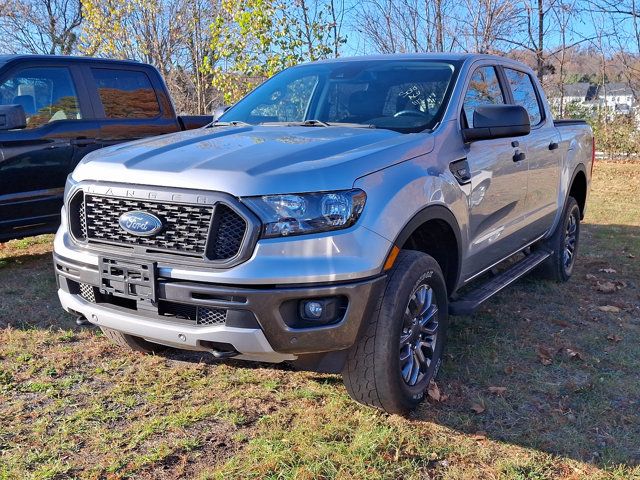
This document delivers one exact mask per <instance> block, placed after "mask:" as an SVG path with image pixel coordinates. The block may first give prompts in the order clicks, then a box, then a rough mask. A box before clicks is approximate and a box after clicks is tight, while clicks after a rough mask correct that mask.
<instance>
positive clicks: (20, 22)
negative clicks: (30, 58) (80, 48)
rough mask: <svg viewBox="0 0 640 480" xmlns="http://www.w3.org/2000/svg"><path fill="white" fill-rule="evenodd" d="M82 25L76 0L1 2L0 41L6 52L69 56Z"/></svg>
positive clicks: (74, 48)
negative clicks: (0, 40) (0, 39)
mask: <svg viewBox="0 0 640 480" xmlns="http://www.w3.org/2000/svg"><path fill="white" fill-rule="evenodd" d="M81 23H82V5H81V1H80V0H4V1H3V2H2V3H0V38H2V40H3V46H4V49H5V51H7V52H8V53H35V54H60V55H69V54H71V53H73V52H75V50H76V46H77V42H78V30H79V27H80V24H81Z"/></svg>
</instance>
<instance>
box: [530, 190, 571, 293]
mask: <svg viewBox="0 0 640 480" xmlns="http://www.w3.org/2000/svg"><path fill="white" fill-rule="evenodd" d="M579 241H580V207H579V206H578V202H576V199H575V198H573V197H569V198H568V199H567V204H566V205H565V207H564V212H563V214H562V219H561V220H560V223H558V226H557V227H556V229H555V231H554V232H553V234H552V235H551V237H550V238H549V239H548V240H546V241H545V242H543V243H542V246H543V247H544V248H548V249H549V250H551V251H552V252H553V253H552V254H551V256H550V257H549V258H547V259H546V260H545V261H544V262H543V263H542V264H541V265H540V267H539V268H538V272H537V273H538V276H539V277H541V278H544V279H547V280H553V281H556V282H566V281H567V280H569V278H571V274H572V273H573V267H574V265H575V262H576V255H577V254H578V244H579Z"/></svg>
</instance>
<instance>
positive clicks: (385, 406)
mask: <svg viewBox="0 0 640 480" xmlns="http://www.w3.org/2000/svg"><path fill="white" fill-rule="evenodd" d="M447 309H448V303H447V288H446V285H445V281H444V277H443V275H442V271H441V270H440V266H439V265H438V263H437V262H436V261H435V260H434V259H433V258H432V257H430V256H429V255H427V254H424V253H421V252H417V251H412V250H403V251H401V252H400V254H399V255H398V258H397V260H396V263H395V265H394V267H393V268H392V269H391V270H390V272H389V278H388V282H387V287H386V289H385V292H384V294H383V297H382V299H381V300H380V304H379V308H378V309H376V311H375V312H374V313H373V314H372V316H371V318H366V319H364V321H365V322H366V325H364V326H363V332H362V334H361V336H360V338H359V339H358V341H357V342H356V344H355V345H354V346H353V347H352V348H351V350H350V352H349V355H348V357H347V362H346V365H345V368H344V370H343V372H342V377H343V379H344V383H345V386H346V388H347V391H348V392H349V395H350V396H351V397H352V398H353V399H354V400H357V401H358V402H360V403H363V404H365V405H370V406H373V407H377V408H380V409H382V410H384V411H386V412H389V413H400V414H403V413H407V412H408V411H411V410H413V409H414V408H415V407H417V406H418V404H419V403H420V402H421V401H422V400H423V399H424V396H425V392H426V390H427V387H428V386H429V382H430V381H431V380H432V379H433V378H435V376H436V375H437V373H438V369H439V368H440V364H441V362H442V352H443V349H444V344H445V341H446V331H447V324H448V312H447Z"/></svg>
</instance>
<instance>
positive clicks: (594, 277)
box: [585, 273, 598, 280]
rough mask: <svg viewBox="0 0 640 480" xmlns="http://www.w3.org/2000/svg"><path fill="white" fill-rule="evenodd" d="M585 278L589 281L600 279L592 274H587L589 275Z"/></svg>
mask: <svg viewBox="0 0 640 480" xmlns="http://www.w3.org/2000/svg"><path fill="white" fill-rule="evenodd" d="M585 278H586V279H587V280H595V279H596V278H598V277H596V276H595V275H593V274H591V273H587V274H586V275H585Z"/></svg>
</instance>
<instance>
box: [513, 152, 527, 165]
mask: <svg viewBox="0 0 640 480" xmlns="http://www.w3.org/2000/svg"><path fill="white" fill-rule="evenodd" d="M525 158H527V155H526V154H525V153H524V152H518V151H516V153H514V154H513V161H514V162H521V161H522V160H524V159H525Z"/></svg>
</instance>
